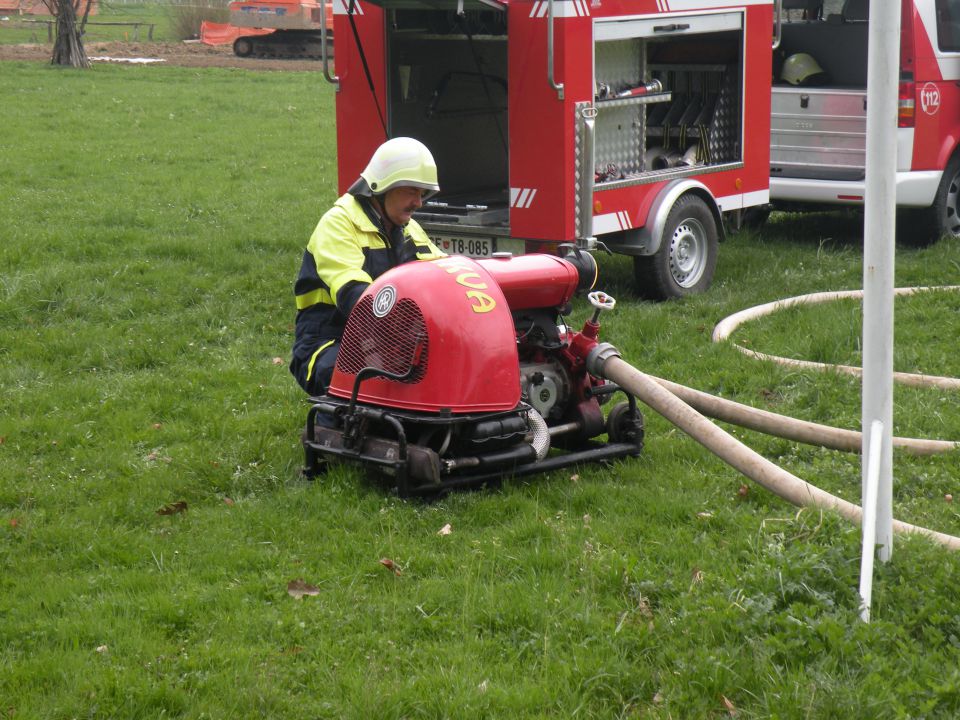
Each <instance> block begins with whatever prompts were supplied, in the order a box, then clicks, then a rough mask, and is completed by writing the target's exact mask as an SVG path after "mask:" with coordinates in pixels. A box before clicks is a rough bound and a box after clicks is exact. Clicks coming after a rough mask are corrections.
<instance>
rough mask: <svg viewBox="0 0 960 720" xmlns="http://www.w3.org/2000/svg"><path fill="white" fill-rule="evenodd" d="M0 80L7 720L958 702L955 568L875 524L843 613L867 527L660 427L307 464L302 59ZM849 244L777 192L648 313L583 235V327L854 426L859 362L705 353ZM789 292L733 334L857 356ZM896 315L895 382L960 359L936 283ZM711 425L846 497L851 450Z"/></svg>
mask: <svg viewBox="0 0 960 720" xmlns="http://www.w3.org/2000/svg"><path fill="white" fill-rule="evenodd" d="M0 94H2V97H4V98H5V103H4V130H3V132H2V133H0V157H2V158H3V162H2V163H0V198H2V201H0V228H2V238H3V242H2V243H0V319H2V323H0V392H2V396H3V400H4V402H3V411H2V413H0V717H16V718H18V719H19V718H73V717H92V718H108V717H117V718H159V717H182V718H200V717H217V718H219V717H255V716H263V717H283V718H318V717H323V718H327V717H329V718H441V717H450V718H483V717H488V718H540V717H556V718H570V717H588V718H615V717H637V718H641V717H642V718H710V717H713V718H723V717H731V716H733V715H736V717H738V718H769V717H778V718H825V717H844V718H900V717H903V718H906V717H911V718H920V717H925V718H934V717H939V718H952V717H956V716H957V714H958V713H960V609H958V603H957V600H958V594H957V585H958V580H960V572H958V557H957V556H956V555H954V554H949V553H948V552H946V551H944V550H943V549H942V548H940V547H937V546H933V545H931V544H929V543H928V542H927V541H925V540H923V539H919V538H898V540H897V543H896V546H895V551H894V558H893V561H892V562H891V563H889V564H887V565H884V566H880V567H878V568H877V580H876V585H875V588H874V608H873V617H874V621H873V622H872V623H871V624H869V625H867V624H864V623H862V622H861V621H860V620H859V619H858V596H857V582H858V573H859V531H858V529H857V528H855V527H853V526H851V525H849V524H847V523H845V522H843V521H841V520H840V519H838V518H837V517H834V516H832V515H830V514H821V513H819V512H812V511H799V512H798V510H797V509H796V508H794V507H792V506H789V505H787V504H785V503H784V502H782V501H781V500H779V499H778V498H776V497H774V496H772V495H770V494H769V493H767V492H766V491H764V490H762V489H761V488H759V487H757V486H750V485H749V484H748V483H747V481H745V480H744V479H743V478H742V477H741V476H740V475H739V474H738V473H737V472H735V471H734V470H732V469H731V468H729V467H727V466H725V465H724V464H722V463H721V462H720V461H719V460H717V459H716V458H714V457H712V456H711V455H709V454H708V453H707V452H706V451H705V450H703V449H702V448H700V447H699V446H698V445H697V444H695V443H694V442H693V441H692V440H691V439H690V438H688V437H686V436H685V435H683V433H681V432H679V431H677V430H675V429H673V428H671V427H670V426H669V425H668V424H667V423H666V422H665V421H663V420H661V419H659V418H657V417H656V416H654V415H653V414H652V413H648V414H647V447H646V449H645V451H644V453H643V455H642V456H641V457H640V458H638V459H635V460H630V461H625V462H620V463H616V464H614V465H611V466H606V467H604V466H585V467H582V468H577V469H575V470H566V471H558V472H554V473H551V474H549V475H547V476H544V477H539V478H533V479H527V480H524V481H508V482H506V483H505V485H504V488H503V490H502V491H499V492H480V493H471V494H460V495H455V496H451V497H448V498H446V499H444V500H442V501H439V502H435V503H430V504H426V503H421V502H409V501H402V500H398V499H396V498H394V497H391V496H390V495H389V494H388V493H385V492H384V491H383V490H382V489H380V488H379V487H377V486H375V485H372V484H370V483H369V482H368V481H366V480H365V479H364V477H363V476H362V474H361V473H359V472H357V471H355V470H352V469H346V468H340V469H337V470H335V471H333V472H331V473H330V474H329V475H328V476H327V477H325V478H323V479H322V480H319V481H317V482H307V481H305V480H304V479H302V477H301V476H300V474H299V468H300V464H301V462H302V457H301V452H300V449H299V435H300V431H301V425H302V423H303V420H304V418H305V411H306V405H305V401H304V398H303V396H302V393H301V391H300V390H299V389H298V388H297V387H296V385H295V383H294V382H293V380H292V378H291V377H290V376H289V374H288V372H287V370H286V361H287V359H288V355H289V346H290V342H291V337H292V321H293V314H294V307H293V298H292V280H293V277H294V275H295V273H296V270H297V268H298V266H299V260H300V254H301V252H302V247H303V245H304V243H305V241H306V239H307V237H308V236H309V234H310V232H311V231H312V229H313V226H314V225H315V223H316V221H317V219H318V217H319V215H320V213H321V212H322V211H323V210H324V209H325V208H326V206H328V205H329V204H330V203H331V202H332V200H333V199H334V197H335V194H336V162H335V147H334V134H333V93H332V91H331V89H330V87H329V86H328V85H327V84H326V83H325V81H324V80H323V78H322V76H321V75H320V74H319V73H282V74H281V73H270V74H269V75H267V74H257V73H249V72H244V71H229V70H213V69H210V70H188V69H177V68H169V67H118V66H110V67H101V66H97V67H95V68H93V69H92V70H90V71H85V72H76V71H63V70H58V69H56V68H50V67H46V66H43V65H39V64H25V63H22V64H18V63H6V64H4V66H3V68H2V72H0ZM441 182H442V168H441ZM857 233H858V227H857V224H856V221H855V220H851V219H850V218H848V217H846V216H814V217H800V216H785V215H780V216H774V218H773V220H772V222H771V223H770V224H769V225H768V226H767V227H766V228H765V229H764V230H763V232H762V233H758V234H743V235H738V236H735V237H732V238H731V239H729V240H728V241H727V242H726V243H725V244H724V245H723V247H722V252H721V262H720V266H719V268H718V272H717V278H716V282H715V285H714V288H713V289H712V290H711V291H710V293H708V294H707V295H705V296H703V297H699V298H695V299H691V300H688V301H683V302H677V303H672V304H666V305H664V304H650V303H641V302H639V301H637V300H636V299H635V298H634V297H633V296H632V295H631V269H630V264H629V262H628V261H626V260H625V259H623V258H607V257H603V258H601V261H600V262H601V283H600V285H601V287H603V288H604V289H606V290H608V291H609V292H611V293H612V294H614V295H615V296H617V298H618V300H619V302H618V305H617V310H616V311H615V312H614V313H611V314H610V317H609V319H606V318H605V320H606V324H605V327H604V330H603V334H604V337H605V339H607V340H609V341H611V342H613V343H615V344H616V345H617V346H618V347H620V348H621V350H622V351H623V355H624V357H625V358H626V359H627V360H629V361H630V362H632V363H633V364H635V365H637V366H638V367H640V368H641V369H643V370H646V371H649V372H651V373H653V374H656V375H659V376H662V377H667V378H670V379H673V380H676V381H677V382H681V383H684V384H688V385H692V386H694V387H697V388H699V389H702V390H706V391H708V392H712V393H718V394H722V395H724V396H725V397H730V398H733V399H737V400H739V401H741V402H745V403H749V404H752V405H756V406H758V407H763V408H765V409H770V410H774V411H777V412H783V413H786V414H792V415H795V416H799V417H802V418H804V419H809V420H815V421H817V422H825V423H829V424H835V425H841V426H844V427H850V428H854V429H857V428H858V426H859V422H860V411H859V393H860V388H859V385H858V383H857V381H856V380H853V379H850V378H847V377H842V376H836V375H831V374H826V375H824V374H814V373H807V372H796V371H793V370H788V369H784V368H781V367H777V366H774V365H770V364H762V363H757V362H756V361H752V360H750V359H748V358H745V357H743V356H741V355H740V354H739V353H738V352H736V351H735V350H734V349H732V348H730V347H729V346H723V345H722V346H718V345H713V344H711V343H710V334H711V331H712V329H713V326H714V325H715V324H716V323H717V322H718V321H719V320H721V319H722V318H723V317H725V316H726V315H728V314H730V313H732V312H735V311H737V310H740V309H743V308H745V307H748V306H751V305H754V304H758V303H762V302H769V301H771V300H775V299H778V298H782V297H788V296H791V295H796V294H801V293H806V292H814V291H819V290H831V289H846V288H855V287H858V286H859V285H860V277H861V273H862V269H861V261H862V253H861V250H860V241H859V239H858V236H857ZM897 262H898V266H897V275H898V283H897V284H898V285H912V284H925V285H942V284H953V283H956V282H957V277H958V275H960V265H958V263H960V245H958V244H957V243H956V242H955V241H942V242H940V243H938V244H936V245H934V246H932V247H930V248H927V249H923V250H917V249H903V250H900V251H899V252H898V257H897ZM806 312H807V311H798V313H797V314H796V315H795V316H775V317H773V318H768V319H766V320H763V321H760V322H758V323H756V324H753V325H749V326H747V327H745V328H743V329H742V330H741V331H739V332H738V334H737V336H736V339H737V340H738V341H746V342H749V343H752V345H751V346H752V347H757V349H764V350H767V351H770V352H775V353H778V354H783V355H792V356H795V357H805V358H807V359H824V358H830V359H831V361H836V362H848V363H852V364H856V363H858V362H859V355H858V353H859V341H858V336H857V333H858V332H859V325H858V323H857V321H856V319H855V315H856V308H855V307H853V306H843V305H841V306H838V307H835V308H830V309H829V310H827V309H824V308H820V310H819V311H813V313H814V314H813V315H812V316H809V315H807V314H805V313H806ZM897 312H898V318H900V319H901V322H902V329H901V326H898V331H897V333H898V340H902V342H900V343H898V363H899V362H903V363H905V364H906V365H908V367H898V369H903V370H915V369H919V370H922V371H924V372H928V373H933V374H939V375H952V376H957V375H960V359H958V357H957V354H956V353H955V352H953V345H955V342H956V337H957V336H958V331H960V295H957V294H949V293H936V294H930V295H929V296H921V297H917V298H911V299H904V300H899V301H898V304H897ZM587 315H588V308H587V306H586V304H585V303H584V302H583V301H578V303H577V304H576V306H575V309H574V313H573V316H572V320H573V322H574V324H579V323H581V322H582V320H583V319H584V318H585V317H586V316H587ZM760 346H762V347H760ZM895 402H896V409H895V412H896V423H897V428H896V432H897V433H898V434H901V435H912V436H926V437H941V438H947V439H958V438H960V409H958V403H957V399H956V396H955V395H952V394H949V393H945V392H943V391H935V390H912V389H902V388H898V389H897V393H896V397H895ZM735 432H736V433H737V435H738V436H739V437H741V438H742V439H744V440H745V441H746V442H747V443H748V444H750V445H751V446H752V447H754V448H756V449H757V450H759V451H760V452H762V453H763V454H764V455H766V456H767V457H770V458H771V459H773V460H775V461H776V462H778V463H779V464H781V465H783V466H784V467H786V468H787V469H789V470H790V471H791V472H794V473H795V474H797V475H800V476H801V477H804V478H806V479H808V480H810V481H811V482H813V483H815V484H817V485H820V486H822V487H824V488H825V489H828V490H830V491H831V492H834V493H837V494H839V495H841V496H843V497H845V498H847V499H849V500H852V501H854V502H858V501H859V495H860V489H859V482H860V460H859V457H857V456H851V455H844V454H841V453H837V452H834V451H828V450H822V449H818V448H813V447H807V446H798V445H794V444H792V443H788V442H786V441H783V440H778V439H775V438H768V437H765V436H762V435H759V434H757V433H753V432H748V431H741V430H736V431H735ZM895 473H896V487H895V498H894V506H895V512H896V514H897V516H898V517H901V518H902V519H905V520H909V521H911V522H914V523H918V524H921V525H926V526H930V527H933V528H936V529H939V530H942V531H945V532H949V533H952V534H960V518H958V515H957V512H956V510H955V505H954V504H952V503H949V502H947V501H946V500H945V496H946V495H948V494H950V495H954V496H955V495H957V494H958V491H960V481H958V478H960V460H958V457H957V456H956V455H949V456H935V457H928V458H916V457H911V456H908V455H901V454H899V453H898V454H897V455H896V456H895ZM448 523H449V524H450V526H451V528H452V533H451V534H449V535H440V534H438V530H440V529H441V527H443V526H444V525H446V524H448ZM382 558H389V559H391V560H393V561H394V563H396V565H397V566H398V567H399V568H400V570H401V573H400V574H399V575H398V574H394V573H393V572H391V571H389V570H388V569H387V568H386V567H384V566H383V565H382V564H381V563H380V560H381V559H382ZM297 579H302V580H303V581H305V582H306V583H308V584H310V585H313V586H315V587H316V588H317V589H318V594H317V595H314V596H308V597H305V598H303V599H300V600H297V599H295V598H294V597H292V596H291V595H290V594H288V592H287V588H288V583H290V582H291V581H293V580H297Z"/></svg>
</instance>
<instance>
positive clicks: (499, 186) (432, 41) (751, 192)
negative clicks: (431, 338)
mask: <svg viewBox="0 0 960 720" xmlns="http://www.w3.org/2000/svg"><path fill="white" fill-rule="evenodd" d="M778 1H779V0H778ZM333 13H334V23H333V25H334V32H335V35H336V37H337V38H340V39H341V40H340V42H339V44H338V46H337V60H336V74H335V75H334V74H333V71H332V69H331V67H330V65H329V63H328V62H324V73H325V74H326V76H327V79H328V80H330V81H331V82H333V83H334V84H335V85H336V88H337V98H336V125H337V148H338V175H339V187H340V191H341V192H344V191H345V190H346V188H347V187H349V185H350V184H351V183H352V182H353V181H354V180H355V179H356V178H357V176H358V175H359V173H360V171H361V170H362V169H363V168H364V166H365V164H366V162H367V161H368V159H369V158H370V156H371V154H372V153H373V151H374V150H375V149H376V147H377V146H378V145H379V144H380V143H381V142H383V140H384V139H385V138H387V137H397V136H409V137H414V138H417V139H418V140H421V141H422V142H423V143H425V144H426V145H427V147H429V148H430V149H431V151H432V152H433V154H434V157H435V158H436V160H437V165H438V168H439V173H440V185H441V188H442V194H441V195H439V196H437V197H436V198H434V199H433V201H431V202H428V203H427V204H426V205H425V206H424V207H423V208H422V210H421V211H420V212H419V213H418V214H417V216H416V217H417V220H418V221H419V222H420V223H421V225H423V226H424V228H425V229H426V230H427V232H428V233H429V234H430V235H431V236H432V237H433V238H434V239H435V240H436V241H437V243H438V244H439V245H440V247H441V248H442V249H443V250H445V251H447V252H448V253H451V254H463V255H469V256H473V257H489V256H492V255H494V254H495V253H502V252H511V253H513V254H520V253H525V252H534V251H536V252H556V251H557V250H558V248H559V246H561V245H564V244H574V245H576V246H578V247H581V248H587V249H593V248H601V249H604V248H605V249H608V250H610V251H612V252H615V253H622V254H625V255H629V256H631V257H632V258H633V265H634V274H635V277H636V280H637V287H638V290H639V292H640V293H641V294H642V295H644V296H647V297H650V298H653V299H668V298H675V297H682V296H686V295H690V294H696V293H700V292H703V291H705V290H706V289H707V288H708V287H709V286H710V284H711V282H712V279H713V274H714V270H715V267H716V262H717V253H718V246H719V242H720V241H721V239H722V238H723V235H724V219H725V218H726V217H727V216H730V215H736V214H739V213H741V212H742V211H743V210H745V209H747V208H751V207H754V206H763V205H764V204H766V203H768V201H769V190H768V188H769V159H770V158H769V143H768V142H767V139H768V138H769V131H770V93H771V67H772V38H773V28H774V22H773V20H774V0H335V1H334V5H333ZM343 38H346V39H347V40H346V41H344V40H342V39H343ZM757 138H762V139H763V140H762V141H759V142H758V141H756V139H757Z"/></svg>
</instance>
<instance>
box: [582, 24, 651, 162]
mask: <svg viewBox="0 0 960 720" xmlns="http://www.w3.org/2000/svg"><path fill="white" fill-rule="evenodd" d="M594 58H595V62H596V77H597V84H598V87H599V84H600V83H605V84H606V85H607V86H609V87H610V88H611V89H612V90H613V91H614V92H616V91H617V90H620V89H622V88H624V87H632V86H635V85H637V84H639V83H640V81H641V79H642V78H643V69H644V45H643V43H642V42H641V41H639V40H636V39H631V40H614V41H609V42H600V43H597V44H596V46H595V48H594ZM598 110H599V113H598V115H597V137H596V147H595V149H594V153H595V156H596V164H597V168H598V169H600V170H604V169H606V168H607V167H608V166H609V165H616V166H617V168H618V169H619V170H620V172H622V173H624V174H631V173H639V172H642V171H643V118H644V110H643V106H642V105H627V106H618V107H603V104H602V103H600V104H598Z"/></svg>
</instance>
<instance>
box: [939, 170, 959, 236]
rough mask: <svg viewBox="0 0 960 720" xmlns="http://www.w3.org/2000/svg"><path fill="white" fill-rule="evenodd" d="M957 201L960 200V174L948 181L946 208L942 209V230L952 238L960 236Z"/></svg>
mask: <svg viewBox="0 0 960 720" xmlns="http://www.w3.org/2000/svg"><path fill="white" fill-rule="evenodd" d="M958 199H960V172H958V173H957V174H956V175H954V176H953V177H952V178H951V179H950V185H949V187H948V188H947V202H946V207H945V208H944V210H945V213H946V216H945V217H944V218H943V225H944V228H945V229H946V230H947V232H949V233H950V234H951V235H953V236H954V237H957V236H960V214H958V213H960V210H958Z"/></svg>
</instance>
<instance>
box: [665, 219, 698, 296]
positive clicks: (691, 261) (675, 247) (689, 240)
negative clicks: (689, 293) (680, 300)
mask: <svg viewBox="0 0 960 720" xmlns="http://www.w3.org/2000/svg"><path fill="white" fill-rule="evenodd" d="M706 266H707V231H706V230H705V229H704V227H703V225H702V224H701V223H700V222H699V221H698V220H694V219H693V218H687V219H686V220H684V221H683V222H681V223H680V224H679V225H677V229H676V230H674V231H673V238H671V240H670V274H671V275H672V276H673V279H674V281H675V282H676V283H677V285H679V286H680V287H682V288H691V287H693V286H694V285H696V284H697V283H698V282H699V281H700V278H701V277H703V271H704V269H705V268H706Z"/></svg>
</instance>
